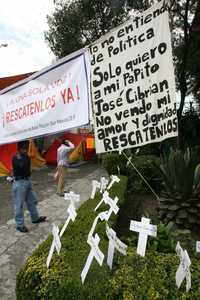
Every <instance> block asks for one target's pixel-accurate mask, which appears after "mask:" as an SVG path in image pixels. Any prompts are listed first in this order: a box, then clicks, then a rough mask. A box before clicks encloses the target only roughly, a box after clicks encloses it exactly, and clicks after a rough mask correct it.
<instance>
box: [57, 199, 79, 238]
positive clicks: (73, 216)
mask: <svg viewBox="0 0 200 300" xmlns="http://www.w3.org/2000/svg"><path fill="white" fill-rule="evenodd" d="M67 212H68V214H69V216H68V218H67V220H66V222H65V224H64V225H63V228H62V229H61V231H60V237H62V236H63V234H64V232H65V230H66V228H67V226H68V224H69V222H70V220H72V222H74V221H75V219H76V216H77V213H76V209H75V207H74V205H73V204H72V203H71V204H70V205H69V207H68V209H67Z"/></svg>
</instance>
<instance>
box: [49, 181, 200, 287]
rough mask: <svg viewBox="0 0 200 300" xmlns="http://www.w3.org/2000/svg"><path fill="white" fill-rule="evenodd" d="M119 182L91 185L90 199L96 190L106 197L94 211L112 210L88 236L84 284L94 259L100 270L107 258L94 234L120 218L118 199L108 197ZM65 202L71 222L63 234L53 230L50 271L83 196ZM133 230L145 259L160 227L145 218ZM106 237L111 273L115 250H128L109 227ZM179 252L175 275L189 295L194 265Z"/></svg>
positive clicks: (198, 248) (178, 249) (100, 216)
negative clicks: (102, 224)
mask: <svg viewBox="0 0 200 300" xmlns="http://www.w3.org/2000/svg"><path fill="white" fill-rule="evenodd" d="M119 181H120V179H119V178H118V177H117V176H113V175H112V176H111V181H110V183H109V185H108V180H107V179H106V178H104V177H102V178H101V182H98V181H96V180H93V182H92V185H93V189H92V194H91V198H94V196H95V193H96V191H97V189H99V190H100V192H101V193H103V195H102V199H101V201H100V202H99V204H98V205H97V206H96V208H95V211H96V210H97V209H98V208H99V207H100V206H101V204H102V203H105V204H108V205H109V206H110V208H109V209H108V210H107V211H103V212H101V213H99V214H98V216H97V217H96V218H95V220H94V222H93V225H92V228H91V230H90V232H89V234H88V240H87V243H88V244H89V245H90V247H91V250H90V253H89V255H88V258H87V261H86V264H85V266H84V268H83V270H82V273H81V280H82V283H84V281H85V278H86V276H87V273H88V271H89V269H90V266H91V264H92V261H93V259H94V258H95V259H96V261H97V262H98V263H99V265H100V266H102V264H103V261H104V254H103V252H102V251H101V250H100V248H99V243H100V237H99V235H98V234H97V233H96V234H95V236H93V234H94V231H95V228H96V225H97V223H98V221H99V220H101V221H106V222H108V220H109V218H110V216H111V214H112V213H114V214H117V213H118V211H119V207H118V206H117V202H118V200H119V199H118V198H117V197H115V198H114V199H112V198H111V197H110V196H109V193H108V191H107V190H109V189H110V188H111V187H112V185H113V184H114V183H115V182H119ZM65 200H68V201H70V205H69V207H68V209H67V212H68V218H67V220H66V222H65V224H64V226H63V228H62V229H61V231H60V233H59V228H58V226H56V225H54V224H53V229H52V234H53V242H52V245H51V248H50V251H49V255H48V258H47V267H49V264H50V261H51V258H52V255H53V253H54V250H55V249H56V251H57V253H58V254H59V253H60V250H61V241H60V238H61V237H62V235H63V234H64V232H65V230H66V228H67V226H68V224H69V222H70V220H72V221H73V222H74V221H75V218H76V216H77V213H76V209H75V202H79V201H80V195H77V194H75V193H74V192H70V193H66V194H65ZM130 230H131V231H135V232H138V233H139V237H138V245H137V254H139V255H141V256H145V252H146V246H147V239H148V236H152V237H156V236H157V226H155V225H152V224H150V219H148V218H144V217H142V219H141V222H138V221H132V220H131V222H130ZM106 234H107V237H108V239H109V244H108V254H107V265H108V266H109V267H110V269H112V265H113V257H114V251H115V249H116V250H118V252H120V253H121V254H123V255H126V251H127V246H126V245H125V244H124V243H123V242H122V241H120V240H119V239H118V238H117V236H116V232H115V231H114V230H113V229H112V228H110V227H109V226H108V224H106ZM196 251H197V252H200V242H197V243H196ZM176 252H177V255H178V256H179V258H180V265H179V267H178V270H177V272H176V285H177V287H178V288H179V287H180V286H181V284H182V282H183V280H184V279H185V278H186V291H189V290H190V288H191V274H190V269H189V267H190V265H191V261H190V258H189V255H188V253H187V251H186V250H183V249H182V248H181V246H180V244H179V243H178V244H177V246H176Z"/></svg>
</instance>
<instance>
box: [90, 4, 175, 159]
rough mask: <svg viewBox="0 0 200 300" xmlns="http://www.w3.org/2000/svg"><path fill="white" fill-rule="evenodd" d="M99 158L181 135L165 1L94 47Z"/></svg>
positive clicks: (94, 82) (93, 88)
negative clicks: (107, 153) (178, 125)
mask: <svg viewBox="0 0 200 300" xmlns="http://www.w3.org/2000/svg"><path fill="white" fill-rule="evenodd" d="M90 54H91V65H92V96H93V109H94V114H95V116H94V117H95V139H96V141H95V142H96V151H97V153H101V152H107V151H113V150H123V149H126V148H130V147H138V146H141V145H145V144H148V143H153V142H158V141H162V140H164V139H166V138H169V137H174V136H177V134H178V133H177V114H176V104H175V78H174V69H173V63H172V49H171V36H170V30H169V19H168V13H167V10H166V7H165V6H164V4H163V1H161V2H159V3H158V4H157V5H155V6H153V7H151V8H150V9H148V10H146V11H145V12H144V13H142V14H138V15H137V16H136V17H134V18H131V19H130V20H129V21H127V22H125V23H123V24H122V25H121V26H119V27H117V28H115V29H114V31H112V32H111V33H108V34H107V35H105V36H104V37H103V38H102V39H100V40H99V41H97V42H96V43H94V44H93V45H91V46H90Z"/></svg>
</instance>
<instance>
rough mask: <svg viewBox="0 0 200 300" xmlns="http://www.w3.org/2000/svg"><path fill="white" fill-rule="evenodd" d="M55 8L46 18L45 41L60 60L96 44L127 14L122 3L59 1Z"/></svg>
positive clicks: (102, 0)
mask: <svg viewBox="0 0 200 300" xmlns="http://www.w3.org/2000/svg"><path fill="white" fill-rule="evenodd" d="M55 5H56V7H55V11H54V13H53V15H52V16H48V17H47V18H48V25H49V31H48V32H46V33H45V39H46V41H47V42H48V44H49V46H50V48H51V50H52V51H53V52H54V54H55V55H56V56H57V57H58V58H61V57H63V56H65V55H67V54H69V53H72V52H74V51H76V50H78V49H80V48H82V47H85V46H86V45H89V44H90V43H92V42H94V41H95V40H97V39H98V38H100V37H101V36H102V35H104V34H106V33H107V32H108V31H109V30H110V29H112V28H113V27H116V26H117V25H118V24H119V23H121V22H122V21H123V20H124V18H125V16H126V15H127V12H126V9H125V5H124V1H122V0H118V1H113V0H107V1H104V0H98V1H95V0H75V1H72V2H70V3H69V2H68V1H57V2H56V4H55Z"/></svg>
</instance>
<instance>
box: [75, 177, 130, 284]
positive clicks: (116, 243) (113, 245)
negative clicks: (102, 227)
mask: <svg viewBox="0 0 200 300" xmlns="http://www.w3.org/2000/svg"><path fill="white" fill-rule="evenodd" d="M119 181H120V179H119V178H118V177H117V176H114V175H112V176H111V181H110V183H109V185H108V180H107V179H105V178H104V177H102V178H101V182H98V181H93V182H92V187H93V188H92V194H91V198H92V199H93V198H94V196H95V193H96V190H97V188H98V189H99V190H100V193H102V192H103V191H104V193H103V196H102V199H101V201H100V202H99V204H98V205H97V206H96V208H95V209H94V210H95V211H96V210H97V209H98V208H99V207H100V206H101V204H102V203H103V202H104V203H105V204H107V205H109V206H110V207H109V209H108V210H107V211H103V212H101V213H99V214H98V216H97V217H96V218H95V220H94V222H93V225H92V227H91V230H90V232H89V234H88V240H87V243H88V244H89V245H90V247H91V250H90V253H89V255H88V257H87V260H86V263H85V266H84V268H83V270H82V272H81V281H82V283H84V281H85V278H86V276H87V274H88V271H89V269H90V266H91V264H92V261H93V259H94V258H95V259H96V261H97V262H98V264H99V265H100V266H102V264H103V260H104V254H103V252H102V251H101V250H100V248H99V243H100V237H99V235H98V234H97V233H96V234H95V236H93V234H94V231H95V228H96V225H97V223H98V221H99V220H101V221H106V222H108V220H109V218H110V216H111V214H112V213H114V214H117V213H118V211H119V207H118V206H117V202H118V201H119V199H118V197H115V198H114V199H112V198H111V197H110V196H109V193H108V191H107V190H110V188H111V187H112V186H113V184H114V183H115V182H119ZM106 234H107V237H108V239H109V245H108V255H107V264H108V266H109V267H110V268H111V269H112V264H113V256H114V251H115V249H117V250H118V251H119V252H120V253H122V254H123V255H126V249H127V246H126V245H125V244H124V243H122V242H121V241H120V240H119V239H118V238H117V236H116V232H115V231H114V230H113V229H112V228H110V227H109V226H108V225H107V226H106Z"/></svg>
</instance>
